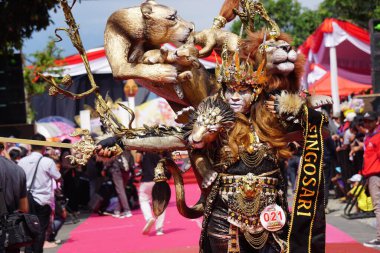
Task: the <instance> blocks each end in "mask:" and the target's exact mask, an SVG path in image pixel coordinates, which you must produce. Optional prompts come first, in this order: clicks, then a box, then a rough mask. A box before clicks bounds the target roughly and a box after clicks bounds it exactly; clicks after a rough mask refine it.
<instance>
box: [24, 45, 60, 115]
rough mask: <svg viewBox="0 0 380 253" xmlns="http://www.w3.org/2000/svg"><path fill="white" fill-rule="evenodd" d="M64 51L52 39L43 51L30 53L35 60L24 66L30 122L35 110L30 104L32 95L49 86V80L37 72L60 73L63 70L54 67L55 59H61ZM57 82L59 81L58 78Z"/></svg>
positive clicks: (55, 65)
mask: <svg viewBox="0 0 380 253" xmlns="http://www.w3.org/2000/svg"><path fill="white" fill-rule="evenodd" d="M62 52H63V50H62V49H61V48H58V47H57V46H56V43H55V41H54V40H53V39H51V40H50V41H49V42H48V44H47V46H46V47H45V49H44V50H43V51H37V52H35V53H33V54H31V55H30V57H31V58H32V59H33V61H28V62H29V64H28V65H29V66H25V67H24V88H25V94H26V104H27V113H28V121H29V122H31V121H32V120H33V118H34V112H33V111H32V109H31V106H30V103H31V99H32V97H33V96H35V95H38V94H42V93H44V92H45V90H46V88H47V87H48V84H47V82H45V81H44V80H43V79H42V78H40V77H39V76H38V75H37V73H46V72H49V74H51V75H53V76H54V75H60V74H61V73H62V70H60V69H58V70H57V69H54V67H57V64H56V63H55V60H58V59H61V54H62ZM57 83H59V82H58V80H57Z"/></svg>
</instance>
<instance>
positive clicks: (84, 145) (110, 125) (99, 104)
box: [38, 0, 135, 164]
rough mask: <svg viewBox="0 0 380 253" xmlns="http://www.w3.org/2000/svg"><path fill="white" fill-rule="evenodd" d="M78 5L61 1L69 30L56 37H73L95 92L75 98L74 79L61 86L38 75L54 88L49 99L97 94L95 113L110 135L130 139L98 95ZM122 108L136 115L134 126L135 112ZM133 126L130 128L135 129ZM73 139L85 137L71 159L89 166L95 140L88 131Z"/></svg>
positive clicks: (83, 94)
mask: <svg viewBox="0 0 380 253" xmlns="http://www.w3.org/2000/svg"><path fill="white" fill-rule="evenodd" d="M75 2H76V0H74V1H73V4H72V5H71V6H69V4H68V3H67V1H66V0H60V4H61V6H62V9H63V12H64V15H65V19H66V24H67V25H68V28H57V29H56V30H55V33H56V36H57V37H58V38H59V41H60V40H62V38H61V37H60V36H59V35H58V34H57V32H58V31H65V32H66V33H67V34H68V36H69V37H70V40H71V42H72V43H73V45H74V47H75V48H76V49H77V50H78V52H79V54H80V56H81V58H82V61H83V63H84V66H85V68H86V72H87V76H88V79H89V80H90V85H91V89H89V90H88V91H85V92H83V93H80V94H75V93H72V92H70V91H68V90H67V89H68V88H69V87H70V86H71V85H72V78H71V76H69V75H66V76H65V77H64V78H63V79H62V83H61V84H57V83H56V82H55V80H54V78H53V77H52V76H49V75H47V76H45V75H43V74H41V73H38V75H39V76H40V77H42V78H43V79H44V80H45V81H47V82H48V83H49V85H50V88H49V95H52V96H56V95H59V94H61V95H64V96H65V97H68V98H72V99H81V98H83V97H86V96H88V95H90V94H94V95H95V109H96V111H97V112H98V114H99V116H100V119H101V122H102V124H103V126H105V128H106V130H107V132H109V133H112V134H115V135H118V136H123V135H128V132H129V131H132V130H129V129H127V128H125V126H123V125H122V124H121V123H120V122H119V121H118V120H117V117H116V115H115V114H114V113H113V112H112V110H111V108H110V107H109V106H108V105H107V103H106V101H105V100H104V99H103V97H102V96H101V94H100V93H99V91H98V88H99V87H98V86H97V85H96V83H95V80H94V76H93V74H92V73H91V68H90V64H89V61H88V58H87V54H86V51H85V49H84V47H83V43H82V40H81V37H80V34H79V27H78V25H77V24H76V22H75V19H74V17H73V14H72V12H71V9H72V8H73V6H74V4H75ZM119 105H120V106H122V108H123V109H125V110H127V111H128V112H129V113H130V114H131V115H132V120H131V123H132V121H133V119H134V114H133V111H132V110H131V109H129V108H127V107H126V106H124V105H121V104H119ZM131 123H130V125H129V127H131ZM129 135H131V134H129ZM132 135H135V134H132ZM73 136H82V139H81V141H80V142H78V143H75V144H74V145H73V149H74V155H72V156H69V158H70V160H71V162H72V163H78V164H86V162H87V160H88V159H89V158H90V157H91V156H92V155H93V153H94V150H95V148H96V147H95V144H94V141H93V140H92V139H91V137H90V135H89V132H88V131H86V130H80V131H76V132H74V133H73ZM112 152H114V154H115V155H117V154H120V153H121V149H120V147H118V146H117V147H115V148H114V150H112Z"/></svg>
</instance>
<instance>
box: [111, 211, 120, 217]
mask: <svg viewBox="0 0 380 253" xmlns="http://www.w3.org/2000/svg"><path fill="white" fill-rule="evenodd" d="M112 217H114V218H121V215H120V212H119V211H115V212H114V214H112Z"/></svg>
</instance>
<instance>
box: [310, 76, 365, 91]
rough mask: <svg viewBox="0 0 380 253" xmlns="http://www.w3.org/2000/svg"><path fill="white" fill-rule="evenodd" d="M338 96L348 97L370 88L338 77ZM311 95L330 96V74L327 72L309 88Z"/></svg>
mask: <svg viewBox="0 0 380 253" xmlns="http://www.w3.org/2000/svg"><path fill="white" fill-rule="evenodd" d="M338 85H339V95H340V96H348V95H351V94H352V93H355V94H357V93H360V92H362V91H367V90H368V89H370V88H371V86H370V85H367V84H360V83H356V82H353V81H350V80H348V79H345V78H343V77H340V76H338ZM309 92H310V93H311V94H321V95H331V74H330V72H327V73H326V74H325V75H324V76H323V77H322V78H320V79H319V80H318V81H316V82H314V83H313V84H312V85H310V86H309Z"/></svg>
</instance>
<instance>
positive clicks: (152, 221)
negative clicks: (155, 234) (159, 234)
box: [142, 218, 156, 235]
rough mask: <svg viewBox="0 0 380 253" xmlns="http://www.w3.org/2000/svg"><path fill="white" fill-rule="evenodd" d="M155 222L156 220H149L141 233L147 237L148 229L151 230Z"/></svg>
mask: <svg viewBox="0 0 380 253" xmlns="http://www.w3.org/2000/svg"><path fill="white" fill-rule="evenodd" d="M155 221H156V220H155V219H154V218H150V219H149V220H148V221H147V222H146V224H145V226H144V228H143V231H142V233H143V235H147V234H149V232H150V229H151V228H152V226H153V224H154V222H155Z"/></svg>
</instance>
